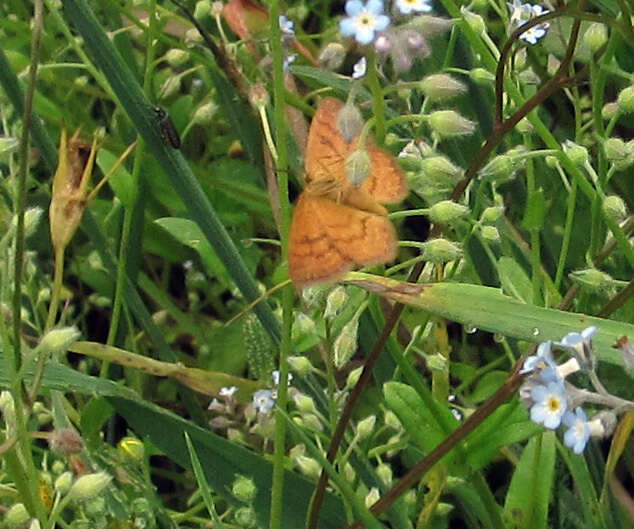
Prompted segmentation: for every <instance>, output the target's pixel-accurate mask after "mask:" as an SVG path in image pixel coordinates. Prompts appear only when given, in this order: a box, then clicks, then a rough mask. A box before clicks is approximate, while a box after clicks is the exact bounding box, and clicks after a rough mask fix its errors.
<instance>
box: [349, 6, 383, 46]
mask: <svg viewBox="0 0 634 529" xmlns="http://www.w3.org/2000/svg"><path fill="white" fill-rule="evenodd" d="M345 10H346V14H347V15H348V16H347V17H346V18H344V19H342V20H341V21H340V22H339V31H341V34H342V35H344V36H345V37H354V39H355V40H356V41H357V42H358V43H359V44H370V43H371V42H372V41H373V40H374V34H375V32H377V31H383V30H384V29H385V28H387V27H388V26H389V24H390V17H388V16H387V15H384V14H383V2H382V1H381V0H368V2H367V3H366V4H364V3H363V2H362V1H361V0H348V1H347V2H346V6H345Z"/></svg>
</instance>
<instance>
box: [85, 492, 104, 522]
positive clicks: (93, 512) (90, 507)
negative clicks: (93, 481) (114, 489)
mask: <svg viewBox="0 0 634 529" xmlns="http://www.w3.org/2000/svg"><path fill="white" fill-rule="evenodd" d="M84 512H85V513H86V516H88V518H93V519H94V518H97V517H101V516H103V514H104V513H105V512H106V498H104V497H103V496H97V497H95V498H92V499H90V500H88V501H87V502H86V503H85V504H84Z"/></svg>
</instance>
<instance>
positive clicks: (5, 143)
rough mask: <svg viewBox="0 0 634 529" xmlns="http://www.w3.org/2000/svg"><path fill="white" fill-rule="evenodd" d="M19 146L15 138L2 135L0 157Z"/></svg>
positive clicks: (14, 150)
mask: <svg viewBox="0 0 634 529" xmlns="http://www.w3.org/2000/svg"><path fill="white" fill-rule="evenodd" d="M19 146H20V141H19V140H18V139H17V138H10V137H6V136H5V137H3V138H0V159H2V158H3V157H5V156H8V155H9V154H11V153H13V152H16V151H17V150H18V148H19Z"/></svg>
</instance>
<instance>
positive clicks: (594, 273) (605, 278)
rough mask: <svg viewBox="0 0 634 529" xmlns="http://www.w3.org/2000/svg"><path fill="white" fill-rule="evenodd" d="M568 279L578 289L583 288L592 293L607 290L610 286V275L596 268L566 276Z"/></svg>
mask: <svg viewBox="0 0 634 529" xmlns="http://www.w3.org/2000/svg"><path fill="white" fill-rule="evenodd" d="M568 275H569V277H570V279H572V281H574V282H575V283H576V284H578V285H579V286H580V287H585V288H587V289H588V290H591V291H592V292H599V291H602V290H604V289H606V288H608V287H609V286H610V285H611V284H612V278H611V277H610V275H608V274H606V273H605V272H601V270H597V269H596V268H586V269H585V270H577V271H575V272H571V273H570V274H568Z"/></svg>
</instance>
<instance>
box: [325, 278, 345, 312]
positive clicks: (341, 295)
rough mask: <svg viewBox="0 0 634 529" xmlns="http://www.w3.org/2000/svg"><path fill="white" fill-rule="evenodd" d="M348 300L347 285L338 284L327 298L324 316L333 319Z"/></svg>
mask: <svg viewBox="0 0 634 529" xmlns="http://www.w3.org/2000/svg"><path fill="white" fill-rule="evenodd" d="M347 301H348V293H347V292H346V289H345V287H343V286H341V285H337V286H336V287H335V288H333V289H332V291H331V292H330V294H328V298H327V299H326V309H325V310H324V318H325V319H327V320H332V319H333V318H335V317H336V316H337V314H339V311H340V310H341V309H342V308H343V306H344V305H345V304H346V303H347Z"/></svg>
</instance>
